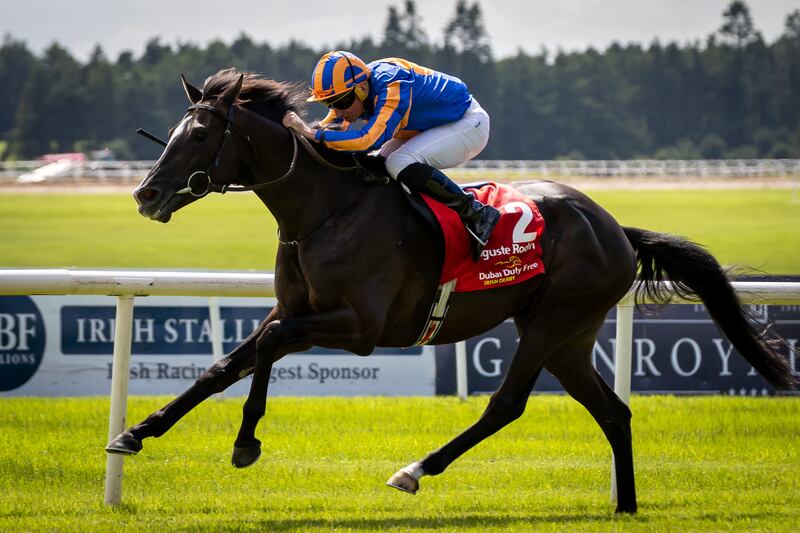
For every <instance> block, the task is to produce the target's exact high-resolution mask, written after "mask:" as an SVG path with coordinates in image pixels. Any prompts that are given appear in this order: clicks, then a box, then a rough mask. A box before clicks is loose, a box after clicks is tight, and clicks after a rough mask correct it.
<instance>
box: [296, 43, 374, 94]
mask: <svg viewBox="0 0 800 533" xmlns="http://www.w3.org/2000/svg"><path fill="white" fill-rule="evenodd" d="M369 75H370V71H369V67H368V66H367V64H366V63H364V62H363V61H362V60H361V59H359V58H358V57H357V56H355V55H353V54H351V53H350V52H343V51H341V50H337V51H334V52H328V53H327V54H325V55H324V56H322V58H321V59H320V60H319V61H318V62H317V66H316V67H314V72H312V73H311V96H310V97H309V98H308V99H307V101H308V102H319V101H320V100H327V99H329V98H331V97H332V96H337V95H343V94H344V93H346V92H348V91H350V90H351V89H353V88H354V87H356V86H357V85H358V84H360V83H362V82H365V81H367V80H368V79H369ZM359 97H360V98H361V97H362V96H361V95H360V94H359ZM362 99H363V98H362Z"/></svg>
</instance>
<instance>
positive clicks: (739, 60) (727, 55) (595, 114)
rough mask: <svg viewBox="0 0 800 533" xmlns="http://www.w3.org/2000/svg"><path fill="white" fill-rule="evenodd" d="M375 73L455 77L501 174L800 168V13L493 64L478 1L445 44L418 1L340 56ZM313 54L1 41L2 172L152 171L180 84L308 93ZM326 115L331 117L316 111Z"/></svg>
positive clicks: (738, 19)
mask: <svg viewBox="0 0 800 533" xmlns="http://www.w3.org/2000/svg"><path fill="white" fill-rule="evenodd" d="M335 48H337V49H347V50H351V51H353V52H354V53H356V54H357V55H359V56H361V57H362V58H363V59H365V60H366V61H371V60H373V59H376V58H380V57H389V56H397V57H404V58H407V59H410V60H412V61H415V62H417V63H420V64H422V65H426V66H429V67H432V68H435V69H437V70H441V71H444V72H447V73H449V74H453V75H456V76H459V77H460V78H462V79H463V80H464V81H466V82H467V84H468V85H469V87H470V89H471V90H472V92H473V94H474V95H475V96H476V97H477V98H478V100H479V101H480V102H481V104H482V105H483V107H484V108H486V109H487V111H488V112H489V114H490V115H491V117H492V138H491V141H490V143H489V146H488V147H487V148H486V150H484V152H483V153H482V154H481V157H484V158H496V159H554V158H571V159H582V158H588V159H616V158H621V159H627V158H637V157H656V158H665V159H666V158H676V159H694V158H720V157H727V158H755V157H768V158H788V157H793V158H796V157H800V10H795V11H794V12H792V13H790V14H789V15H788V16H787V18H786V24H785V30H784V32H783V34H782V35H781V36H780V38H778V39H777V40H776V41H775V42H773V43H766V42H765V41H764V39H763V37H762V35H761V33H760V32H759V31H758V30H757V29H756V27H755V25H754V23H753V20H752V17H751V15H750V12H749V9H748V7H747V5H746V4H745V3H744V2H741V1H738V0H737V1H734V2H732V3H731V4H730V5H729V7H728V8H727V9H726V10H725V12H724V13H723V14H722V22H721V25H720V27H719V29H718V30H717V31H716V32H714V33H713V34H711V35H709V36H708V37H707V38H706V39H705V42H702V43H701V42H700V41H696V42H694V43H688V44H684V45H679V44H676V43H667V44H663V43H660V42H658V41H654V42H652V43H650V44H649V45H648V46H642V45H640V44H626V45H622V44H618V43H615V44H612V45H611V46H609V47H608V48H607V49H606V50H605V51H598V50H595V49H593V48H588V49H587V50H585V51H580V52H563V51H558V52H556V53H550V52H548V51H547V50H542V51H541V52H540V53H539V54H537V55H529V54H527V53H525V52H523V51H521V50H520V51H518V52H517V54H516V55H515V56H513V57H507V58H503V59H495V58H494V56H493V53H492V49H491V40H490V38H489V36H488V35H487V33H486V30H485V27H484V24H483V16H482V13H481V10H480V7H479V5H478V4H477V2H473V3H470V2H469V0H458V1H457V3H456V6H455V13H454V14H453V16H452V18H451V19H450V20H449V22H448V23H447V25H446V27H445V28H444V32H443V36H442V38H441V40H440V41H438V42H437V41H434V40H432V39H431V38H430V37H428V36H427V35H426V34H425V31H424V30H423V29H422V23H421V15H420V14H419V13H418V10H417V6H416V4H415V3H414V2H413V1H412V0H406V1H405V2H404V3H403V4H402V5H401V6H400V7H390V8H389V10H388V14H387V17H386V22H385V26H384V32H383V37H382V40H381V42H375V41H374V40H373V39H372V38H370V37H365V38H361V39H355V40H352V41H350V42H341V43H337V44H336V46H335ZM325 51H326V50H315V49H313V48H309V47H308V46H306V45H304V44H302V43H301V42H298V41H291V42H289V43H288V44H285V45H282V46H279V47H273V46H271V45H269V44H267V43H258V42H255V41H253V40H252V39H251V38H250V37H248V36H247V35H244V34H242V35H241V36H239V37H238V38H237V39H236V40H235V41H234V42H232V43H231V44H230V45H228V44H225V43H223V42H220V41H214V42H211V43H209V44H208V45H206V46H205V47H199V46H197V45H195V44H191V43H177V44H175V45H169V44H164V43H162V42H161V40H160V39H159V38H153V39H151V40H150V41H149V42H148V43H147V45H146V48H145V51H144V53H143V54H142V55H141V56H140V57H135V56H134V55H133V53H131V52H123V53H121V54H120V55H119V57H117V59H116V61H111V60H109V58H108V57H107V56H106V54H105V53H104V52H103V50H102V49H101V48H100V47H97V48H95V50H94V52H93V53H92V54H91V57H90V58H89V59H88V61H87V62H86V63H81V62H80V61H78V60H76V59H75V58H74V57H73V56H72V55H70V53H69V52H68V51H67V50H66V49H64V48H63V47H61V46H60V45H59V44H57V43H54V44H52V45H51V46H50V47H49V48H48V49H47V50H45V51H44V52H43V54H42V55H41V57H38V56H36V55H35V54H33V53H31V51H30V50H29V49H28V48H27V46H26V44H25V43H24V42H22V41H18V40H15V39H14V38H13V37H11V36H8V35H7V36H5V38H4V40H3V42H2V46H1V47H0V80H1V82H0V102H2V106H0V141H3V142H0V147H2V146H3V145H5V151H4V152H5V153H3V154H0V157H3V158H6V159H8V158H16V159H29V158H34V157H36V156H38V155H40V154H43V153H48V152H62V151H73V150H74V151H89V150H92V149H99V148H105V147H108V148H111V149H112V150H114V151H115V152H116V153H117V155H118V157H120V158H123V159H151V158H155V157H157V155H158V153H159V148H158V147H157V146H155V145H153V144H152V143H150V142H149V141H146V140H144V139H140V138H138V136H137V135H135V134H134V131H135V129H136V128H137V127H144V128H146V129H148V130H150V131H153V132H156V133H158V134H161V135H166V130H167V128H168V126H170V125H172V124H173V123H174V122H175V121H176V120H178V119H179V118H180V116H181V114H182V113H183V110H184V109H185V108H186V105H187V101H186V97H185V95H184V94H183V90H182V88H181V85H180V83H179V79H178V75H179V74H180V73H185V74H186V75H187V77H188V78H189V79H190V80H192V81H193V82H194V83H195V84H196V85H200V84H202V81H203V80H204V79H205V77H206V76H208V75H209V74H212V73H213V72H216V71H217V70H218V69H220V68H226V67H229V66H236V67H237V68H239V69H242V70H249V71H254V72H258V73H261V74H264V75H266V76H269V77H272V78H274V79H278V80H293V81H302V82H304V83H308V81H307V80H308V77H309V76H310V73H311V70H312V68H313V66H314V64H315V63H316V61H317V59H318V58H319V57H320V56H321V55H322V54H323V53H324V52H325ZM309 111H310V112H311V113H312V115H315V116H318V115H321V114H322V113H323V109H322V106H311V107H310V108H309Z"/></svg>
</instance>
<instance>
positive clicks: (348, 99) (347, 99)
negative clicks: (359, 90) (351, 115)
mask: <svg viewBox="0 0 800 533" xmlns="http://www.w3.org/2000/svg"><path fill="white" fill-rule="evenodd" d="M355 99H356V92H355V91H354V90H350V91H347V92H346V93H345V94H343V95H342V96H335V97H333V98H331V99H329V100H323V101H322V103H323V104H325V105H326V106H328V108H329V109H338V110H340V111H341V110H344V109H347V108H348V107H350V106H351V105H353V101H354V100H355Z"/></svg>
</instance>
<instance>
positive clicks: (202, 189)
mask: <svg viewBox="0 0 800 533" xmlns="http://www.w3.org/2000/svg"><path fill="white" fill-rule="evenodd" d="M195 109H202V110H204V111H208V112H210V113H211V114H212V115H214V116H215V117H218V118H220V119H222V120H224V121H225V132H224V133H223V134H222V141H221V142H220V145H219V148H217V153H216V155H215V156H214V159H212V160H211V163H210V164H209V166H208V168H206V169H205V170H197V171H195V172H193V173H192V174H191V175H189V178H188V179H187V180H186V187H184V188H183V189H179V190H177V191H175V193H174V194H175V195H178V194H190V195H192V196H194V197H195V198H202V197H204V196H206V195H208V194H209V193H212V192H218V193H220V194H225V193H226V192H229V191H230V192H248V191H257V190H259V189H263V188H265V187H269V186H270V185H274V184H276V183H279V182H281V181H283V180H285V179H287V178H289V176H291V175H292V173H294V169H295V167H296V165H297V152H298V149H297V135H294V134H293V135H292V162H291V163H290V164H289V169H288V170H287V171H286V172H285V173H284V174H283V175H282V176H279V177H277V178H274V179H271V180H268V181H264V182H261V183H257V184H255V185H230V184H227V183H226V184H224V185H219V184H216V183H214V182H213V181H212V180H211V176H212V172H215V171H216V170H217V168H218V167H219V162H220V159H221V157H222V151H223V150H224V149H225V144H226V143H227V142H228V138H229V137H230V136H231V133H232V132H235V133H237V134H239V135H240V136H241V137H242V138H244V139H245V140H247V142H248V144H249V145H250V148H251V149H252V151H253V153H254V154H255V153H257V152H256V149H255V145H254V144H253V141H252V139H250V136H249V135H247V134H245V133H243V132H242V131H241V130H239V128H237V127H236V123H235V122H234V120H235V118H236V110H237V106H236V105H235V104H230V105H229V106H228V113H227V114H225V113H223V112H222V111H220V110H219V109H217V108H216V107H214V106H212V105H209V104H202V103H199V104H193V105H190V106H189V107H188V109H187V110H186V111H187V113H188V112H190V111H193V110H195ZM292 133H293V132H292Z"/></svg>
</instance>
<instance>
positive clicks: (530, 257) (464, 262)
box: [422, 182, 544, 292]
mask: <svg viewBox="0 0 800 533" xmlns="http://www.w3.org/2000/svg"><path fill="white" fill-rule="evenodd" d="M465 190H467V191H468V192H471V193H472V194H474V195H475V197H476V198H477V199H478V200H480V201H481V202H483V203H484V204H488V205H491V206H494V207H495V208H497V210H498V211H500V221H499V222H498V223H497V226H495V228H494V231H493V232H492V235H491V237H490V238H489V242H488V243H487V245H486V247H485V248H484V249H483V251H482V252H481V259H480V261H478V262H477V263H476V262H474V261H473V260H472V248H471V246H472V243H470V239H471V238H472V237H470V236H469V235H468V234H467V231H466V229H465V228H464V224H463V223H462V222H461V219H460V218H459V217H458V215H457V214H456V212H455V211H453V210H452V209H450V208H449V207H446V206H445V205H443V204H441V203H439V202H437V201H435V200H432V199H431V198H428V197H427V196H425V195H424V194H423V195H422V198H423V199H424V200H425V203H426V204H428V206H429V207H430V208H431V210H432V211H433V213H434V214H435V215H436V218H437V220H438V221H439V226H441V228H442V233H443V234H444V242H445V258H444V267H443V268H442V276H441V278H440V279H439V284H440V285H441V284H443V283H446V282H448V281H450V280H452V279H456V280H457V281H456V286H455V289H454V290H455V291H456V292H468V291H481V290H485V289H493V288H496V287H506V286H508V285H514V284H516V283H521V282H523V281H525V280H528V279H530V278H532V277H534V276H537V275H539V274H542V273H543V272H544V265H543V264H542V249H541V247H540V246H539V242H540V241H541V237H542V233H543V232H544V218H542V215H541V213H539V208H538V207H536V204H535V203H533V200H531V199H530V198H528V197H527V196H525V195H524V194H522V193H521V192H519V191H517V190H516V189H515V188H514V187H511V186H510V185H503V184H498V183H492V182H489V183H486V184H485V185H483V186H481V187H480V188H469V187H468V188H466V189H465Z"/></svg>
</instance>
